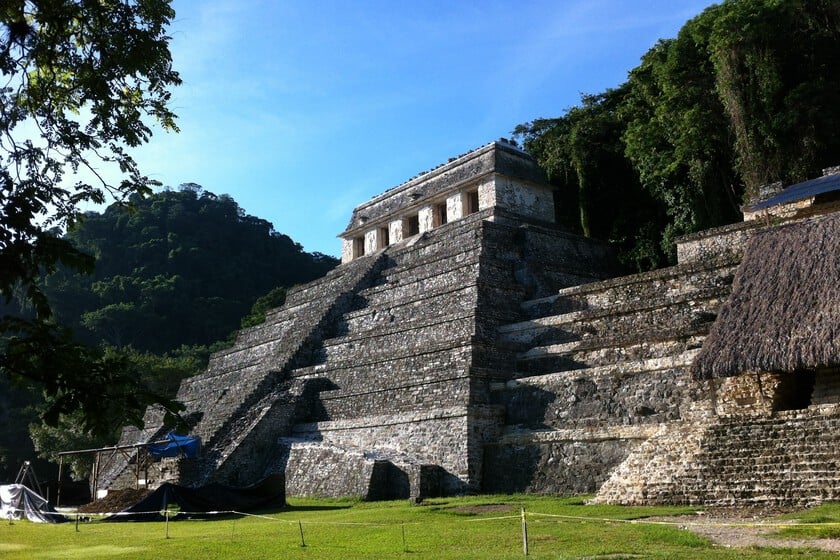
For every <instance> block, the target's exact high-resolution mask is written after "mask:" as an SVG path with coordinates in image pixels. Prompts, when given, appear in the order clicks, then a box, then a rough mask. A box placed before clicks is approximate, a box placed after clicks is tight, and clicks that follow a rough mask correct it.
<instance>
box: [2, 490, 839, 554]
mask: <svg viewBox="0 0 840 560" xmlns="http://www.w3.org/2000/svg"><path fill="white" fill-rule="evenodd" d="M289 501H290V505H289V507H287V508H286V509H284V510H282V511H278V512H269V513H266V514H264V515H261V516H253V517H237V518H221V519H214V520H212V521H197V520H184V521H173V522H171V523H170V524H169V538H167V537H166V524H165V523H163V522H153V523H101V522H91V523H81V524H80V525H79V530H78V532H77V531H76V527H75V524H74V523H65V524H61V525H40V524H34V523H29V522H25V521H15V522H13V523H11V524H9V523H8V522H5V521H4V522H2V523H0V558H3V559H6V558H8V559H15V558H21V559H23V558H25V559H52V558H55V559H72V558H84V559H88V558H110V557H118V558H124V559H132V558H177V559H179V560H180V559H190V558H195V559H201V560H211V559H227V558H234V559H237V560H244V559H252V558H253V559H263V558H283V559H295V558H305V559H321V558H340V559H352V558H402V559H418V560H419V559H425V558H435V559H446V558H481V559H487V558H500V559H503V558H523V557H524V553H523V539H522V525H521V517H520V512H521V508H522V507H524V508H525V510H526V512H527V522H528V523H527V529H528V544H529V557H530V558H535V559H539V558H577V559H583V558H591V559H595V558H603V559H611V560H622V559H630V558H661V559H670V558H687V559H692V558H696V559H703V560H707V559H728V558H739V559H740V558H755V559H763V558H768V559H770V558H773V559H776V560H778V559H781V558H791V557H799V558H809V559H810V558H814V559H820V558H835V559H836V558H838V555H833V554H829V553H825V552H818V551H815V550H802V549H768V548H754V549H731V548H724V547H717V546H714V545H712V544H711V543H710V542H708V541H707V540H705V539H703V538H701V537H698V536H695V535H694V534H693V533H691V532H689V531H687V530H685V529H683V528H680V527H679V526H677V525H657V524H645V523H627V522H622V521H617V520H625V521H626V520H642V519H644V518H646V517H650V516H663V515H673V514H679V513H688V512H691V511H692V510H691V509H690V508H673V507H672V508H665V507H657V508H652V507H620V506H590V505H584V504H583V500H581V499H580V498H555V497H546V496H521V495H518V496H476V497H467V498H444V499H435V500H427V501H426V502H424V503H423V504H422V505H419V506H417V505H410V504H409V503H408V502H406V501H398V502H376V503H365V502H356V501H342V500H301V499H291V500H289ZM558 516H562V517H558ZM606 519H610V520H614V521H605V520H606ZM801 519H803V520H804V521H808V520H813V519H818V520H819V522H822V523H825V522H827V521H829V522H836V521H840V506H836V505H832V506H824V507H823V508H822V509H817V510H814V511H812V512H807V513H805V514H802V517H801ZM814 523H815V522H814V521H812V522H811V523H810V524H809V525H811V528H812V529H816V528H817V526H816V525H815V524H814ZM823 527H824V526H820V527H819V528H823ZM301 528H302V530H303V538H304V541H305V545H306V546H301ZM818 536H819V535H818ZM823 536H826V535H823ZM795 537H797V538H798V537H801V535H795Z"/></svg>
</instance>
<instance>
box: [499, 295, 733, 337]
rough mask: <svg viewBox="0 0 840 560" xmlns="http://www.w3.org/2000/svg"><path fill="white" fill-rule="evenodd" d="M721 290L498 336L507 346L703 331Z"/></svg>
mask: <svg viewBox="0 0 840 560" xmlns="http://www.w3.org/2000/svg"><path fill="white" fill-rule="evenodd" d="M724 296H725V294H723V293H721V291H720V290H719V289H714V290H707V291H704V292H703V293H697V294H694V295H692V296H685V297H684V298H675V299H673V300H668V301H663V300H659V301H646V302H638V303H635V304H632V305H624V306H620V307H616V308H614V309H612V310H583V311H574V312H570V313H565V314H562V315H555V316H550V317H542V318H538V319H533V320H530V321H523V322H520V323H514V324H511V325H504V326H502V327H499V329H498V331H499V339H500V340H501V341H502V342H504V343H506V344H508V345H509V346H516V345H519V346H527V345H539V346H545V345H549V344H552V343H565V342H572V341H580V340H584V339H590V338H597V337H601V338H610V337H616V336H626V335H628V334H632V335H633V336H637V337H638V336H643V335H652V336H653V337H654V338H656V337H657V335H660V336H661V335H663V334H667V333H672V332H676V331H678V330H680V329H683V330H688V331H689V332H702V331H707V330H708V328H709V326H710V325H711V324H712V323H713V322H714V320H715V318H716V317H717V310H718V308H719V307H720V305H721V304H722V303H723V299H724Z"/></svg>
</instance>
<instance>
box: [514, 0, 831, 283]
mask: <svg viewBox="0 0 840 560" xmlns="http://www.w3.org/2000/svg"><path fill="white" fill-rule="evenodd" d="M838 49H840V3H837V2H835V1H833V0H728V1H725V2H723V3H721V4H719V5H715V6H712V7H710V8H708V9H706V10H705V11H704V12H703V13H701V14H700V15H699V16H697V17H695V18H694V19H692V20H690V21H688V22H687V23H686V24H685V25H684V26H683V28H682V29H681V30H680V32H679V34H678V36H677V37H676V38H675V39H667V40H661V41H659V42H658V43H657V44H656V45H655V46H654V47H653V48H652V49H650V50H649V51H648V52H647V53H646V54H645V55H644V56H643V57H642V60H641V64H639V66H637V67H636V68H634V69H632V70H631V71H630V72H629V77H628V80H627V81H626V82H625V83H624V84H621V85H620V86H618V87H616V88H614V89H610V90H608V91H606V92H604V93H601V94H597V95H585V96H583V98H582V101H581V104H580V105H578V106H576V107H572V108H570V109H568V110H567V111H566V112H565V113H564V114H563V115H562V116H560V117H556V118H547V119H536V120H534V121H532V122H529V123H525V124H522V125H520V126H519V127H517V128H516V130H515V134H517V135H518V137H519V138H520V139H521V140H522V142H523V144H524V146H525V149H526V150H528V151H529V152H531V153H532V154H533V155H534V156H535V157H536V158H537V159H538V160H539V162H540V164H541V165H542V166H543V167H544V168H545V169H546V170H547V172H548V173H549V175H550V177H551V180H552V181H553V182H554V184H555V185H556V187H557V195H558V196H557V200H558V218H559V219H560V221H561V223H563V224H564V225H565V226H566V227H569V228H570V229H572V230H575V231H578V232H580V233H583V234H584V235H587V236H590V237H595V238H598V239H603V240H606V241H609V242H611V243H612V244H614V245H615V246H616V248H617V249H618V250H619V254H620V255H621V258H622V259H623V260H624V262H625V263H626V264H627V265H628V266H629V267H631V268H634V269H637V270H646V269H651V268H656V267H657V266H661V265H663V264H666V263H668V262H673V261H674V258H675V252H674V240H675V238H676V237H677V236H679V235H684V234H687V233H692V232H695V231H699V230H702V229H706V228H709V227H714V226H719V225H723V224H727V223H732V222H734V221H737V220H738V219H740V207H741V206H742V205H743V204H745V203H749V202H750V201H751V200H753V199H754V197H755V196H756V195H757V194H758V192H759V189H760V187H761V186H762V185H765V184H770V183H774V182H777V181H782V182H784V183H785V184H791V183H794V182H798V181H803V180H806V179H809V178H812V177H814V176H818V175H819V174H820V171H821V169H822V168H824V167H829V166H832V165H837V164H838V163H840V160H838V154H840V134H838V133H837V131H838V130H840V127H838V125H840V56H838V55H837V53H838Z"/></svg>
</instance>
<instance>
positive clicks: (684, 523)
mask: <svg viewBox="0 0 840 560" xmlns="http://www.w3.org/2000/svg"><path fill="white" fill-rule="evenodd" d="M165 511H167V510H153V511H139V512H127V511H117V512H40V514H41V515H42V516H45V517H46V516H58V517H64V518H68V519H71V520H72V519H85V518H94V517H96V518H103V519H104V518H107V517H131V516H141V515H161V516H163V515H164V514H165ZM168 511H169V516H170V519H175V518H177V517H181V518H182V519H183V518H187V517H190V516H216V515H238V516H242V517H251V518H255V519H264V520H266V521H274V522H278V523H286V524H292V525H296V524H299V520H296V519H295V520H292V519H282V518H279V517H272V516H269V515H262V514H256V513H247V512H243V511H237V510H215V511H175V510H168ZM25 513H26V512H25V510H24V509H21V508H9V509H7V510H6V517H8V518H10V519H18V518H17V517H14V515H15V514H21V515H25ZM289 513H291V512H283V514H285V515H288V514H289ZM525 515H526V516H527V517H532V518H553V519H563V520H569V521H584V522H592V523H626V524H632V525H663V526H673V527H753V528H765V529H774V528H787V527H803V526H804V527H837V526H840V521H821V522H815V523H808V522H800V521H795V520H792V521H789V522H778V521H757V522H744V521H739V522H718V521H708V522H702V521H692V520H688V519H682V520H679V521H664V520H653V519H644V518H640V519H621V518H612V517H586V516H577V515H562V514H554V513H539V512H534V511H526V512H525ZM520 518H521V516H520V515H519V514H515V515H502V516H494V517H481V518H479V519H462V520H461V521H463V522H465V523H482V522H487V521H500V520H506V519H520ZM306 524H307V525H329V526H358V527H391V526H397V525H421V524H423V523H422V522H420V521H416V522H405V521H389V522H351V521H313V520H308V521H306Z"/></svg>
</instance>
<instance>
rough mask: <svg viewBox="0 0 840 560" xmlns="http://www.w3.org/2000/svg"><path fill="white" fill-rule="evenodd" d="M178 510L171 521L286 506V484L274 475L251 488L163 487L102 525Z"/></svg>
mask: <svg viewBox="0 0 840 560" xmlns="http://www.w3.org/2000/svg"><path fill="white" fill-rule="evenodd" d="M172 505H175V506H178V509H179V513H178V515H175V516H173V517H170V519H171V520H176V519H185V518H192V519H195V518H199V517H205V516H207V515H208V514H209V513H210V512H242V513H248V512H253V511H258V510H262V509H268V508H280V507H283V506H284V505H286V480H285V477H284V476H283V475H274V476H270V477H268V478H266V479H265V480H263V481H262V482H259V483H257V484H255V485H253V486H248V487H245V488H234V487H231V486H224V485H222V484H208V485H207V486H202V487H200V488H187V487H186V486H178V485H177V484H170V483H168V482H167V483H164V484H163V485H162V486H161V487H160V488H158V489H157V490H155V491H154V492H152V493H151V494H149V495H148V496H146V497H145V498H144V499H142V500H141V501H139V502H137V503H136V504H134V505H133V506H131V507H130V508H128V509H125V510H123V511H121V512H120V513H119V514H116V515H112V516H110V517H107V518H105V519H104V521H161V520H163V519H164V515H163V513H162V512H163V511H164V510H166V509H167V508H168V507H169V506H172Z"/></svg>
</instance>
